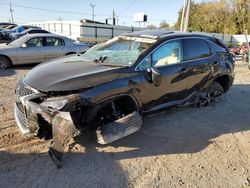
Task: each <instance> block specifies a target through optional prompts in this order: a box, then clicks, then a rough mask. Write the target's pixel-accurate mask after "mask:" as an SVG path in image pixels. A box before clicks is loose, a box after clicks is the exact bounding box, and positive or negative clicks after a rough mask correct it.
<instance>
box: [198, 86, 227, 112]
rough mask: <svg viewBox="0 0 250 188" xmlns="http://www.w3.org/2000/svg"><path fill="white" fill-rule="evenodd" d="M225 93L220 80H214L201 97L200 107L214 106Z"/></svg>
mask: <svg viewBox="0 0 250 188" xmlns="http://www.w3.org/2000/svg"><path fill="white" fill-rule="evenodd" d="M223 93H224V89H223V87H222V86H221V85H220V84H219V83H218V82H213V83H212V84H211V86H210V87H209V88H208V90H207V91H206V92H204V93H202V94H201V96H200V97H199V101H198V104H197V106H198V107H206V106H212V104H214V103H215V102H218V101H219V99H220V97H221V95H222V94H223Z"/></svg>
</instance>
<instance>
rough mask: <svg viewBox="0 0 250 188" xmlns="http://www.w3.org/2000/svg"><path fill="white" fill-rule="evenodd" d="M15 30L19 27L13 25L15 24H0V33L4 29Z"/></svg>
mask: <svg viewBox="0 0 250 188" xmlns="http://www.w3.org/2000/svg"><path fill="white" fill-rule="evenodd" d="M11 26H12V28H14V27H16V26H17V25H16V24H13V23H5V22H1V23H0V31H1V30H3V29H6V28H8V27H11Z"/></svg>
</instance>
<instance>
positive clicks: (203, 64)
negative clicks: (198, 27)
mask: <svg viewBox="0 0 250 188" xmlns="http://www.w3.org/2000/svg"><path fill="white" fill-rule="evenodd" d="M183 51H184V57H183V59H184V61H185V62H186V63H188V64H189V70H188V73H189V77H188V78H187V80H186V81H187V83H186V88H187V90H189V91H188V92H189V93H192V92H195V91H197V90H198V89H200V88H202V86H204V84H205V83H206V82H207V81H208V80H209V79H210V78H211V76H212V74H213V71H214V69H217V68H218V66H219V62H218V61H217V58H216V56H215V55H213V54H211V52H210V47H209V44H208V42H207V41H206V40H205V39H202V38H186V39H183Z"/></svg>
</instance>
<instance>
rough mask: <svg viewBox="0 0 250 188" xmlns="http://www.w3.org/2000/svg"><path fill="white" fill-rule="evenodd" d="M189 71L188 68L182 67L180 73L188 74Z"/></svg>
mask: <svg viewBox="0 0 250 188" xmlns="http://www.w3.org/2000/svg"><path fill="white" fill-rule="evenodd" d="M188 70H189V69H188V68H186V67H182V68H181V70H180V72H182V73H183V72H187V71H188Z"/></svg>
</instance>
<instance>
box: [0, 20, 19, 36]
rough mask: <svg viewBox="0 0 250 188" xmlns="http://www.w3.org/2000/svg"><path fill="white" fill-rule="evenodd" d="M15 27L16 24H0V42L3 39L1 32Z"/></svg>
mask: <svg viewBox="0 0 250 188" xmlns="http://www.w3.org/2000/svg"><path fill="white" fill-rule="evenodd" d="M14 27H16V24H12V23H0V40H2V39H4V35H3V33H2V32H1V31H2V30H8V29H12V28H14Z"/></svg>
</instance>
